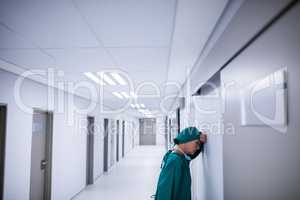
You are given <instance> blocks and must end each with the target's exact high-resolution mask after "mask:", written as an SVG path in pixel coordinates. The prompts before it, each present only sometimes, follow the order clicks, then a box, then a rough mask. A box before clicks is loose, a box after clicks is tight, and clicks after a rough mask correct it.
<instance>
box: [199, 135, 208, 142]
mask: <svg viewBox="0 0 300 200" xmlns="http://www.w3.org/2000/svg"><path fill="white" fill-rule="evenodd" d="M206 141H207V135H206V134H205V133H202V134H201V135H200V143H201V144H205V143H206Z"/></svg>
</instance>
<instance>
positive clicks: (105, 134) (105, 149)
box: [103, 119, 108, 172]
mask: <svg viewBox="0 0 300 200" xmlns="http://www.w3.org/2000/svg"><path fill="white" fill-rule="evenodd" d="M103 146H104V151H103V152H104V155H103V159H104V160H103V171H104V172H107V171H108V119H104V145H103Z"/></svg>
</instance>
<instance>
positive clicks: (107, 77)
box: [98, 72, 117, 85]
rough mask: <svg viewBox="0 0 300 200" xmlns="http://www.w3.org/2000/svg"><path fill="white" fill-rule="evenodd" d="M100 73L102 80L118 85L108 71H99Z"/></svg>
mask: <svg viewBox="0 0 300 200" xmlns="http://www.w3.org/2000/svg"><path fill="white" fill-rule="evenodd" d="M98 75H99V76H100V78H101V80H102V81H105V82H107V83H108V84H109V85H117V84H116V83H115V82H114V81H113V80H112V79H111V78H110V77H109V76H108V75H107V74H106V73H104V72H98Z"/></svg>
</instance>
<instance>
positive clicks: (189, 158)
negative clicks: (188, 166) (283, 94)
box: [183, 154, 192, 161]
mask: <svg viewBox="0 0 300 200" xmlns="http://www.w3.org/2000/svg"><path fill="white" fill-rule="evenodd" d="M183 155H184V157H185V159H186V160H188V161H191V160H192V159H191V157H190V156H188V155H186V154H183Z"/></svg>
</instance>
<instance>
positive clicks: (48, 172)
mask: <svg viewBox="0 0 300 200" xmlns="http://www.w3.org/2000/svg"><path fill="white" fill-rule="evenodd" d="M35 112H37V113H44V114H46V116H47V119H46V131H47V133H46V147H45V148H46V150H45V153H46V156H45V159H46V160H47V162H48V164H47V165H46V168H45V179H44V200H51V193H52V187H51V186H52V153H53V111H48V110H43V109H40V108H33V112H32V122H33V115H34V113H35ZM32 125H33V123H32ZM31 137H32V133H31ZM31 140H32V138H31ZM31 151H32V150H31ZM30 179H31V174H30ZM30 187H31V181H30ZM30 191H31V189H30Z"/></svg>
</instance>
